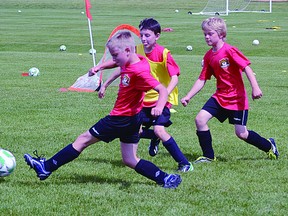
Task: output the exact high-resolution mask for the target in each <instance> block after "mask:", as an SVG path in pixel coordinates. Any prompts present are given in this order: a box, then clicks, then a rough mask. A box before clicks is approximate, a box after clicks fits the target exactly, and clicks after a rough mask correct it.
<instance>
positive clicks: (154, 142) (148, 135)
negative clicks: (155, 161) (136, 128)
mask: <svg viewBox="0 0 288 216" xmlns="http://www.w3.org/2000/svg"><path fill="white" fill-rule="evenodd" d="M140 138H144V139H150V145H149V148H148V150H149V155H150V156H152V157H154V156H155V155H157V153H158V146H159V143H160V141H161V140H160V139H159V138H158V137H157V136H156V135H155V133H154V130H152V129H146V128H143V130H142V132H141V133H140Z"/></svg>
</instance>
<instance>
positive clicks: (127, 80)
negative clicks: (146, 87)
mask: <svg viewBox="0 0 288 216" xmlns="http://www.w3.org/2000/svg"><path fill="white" fill-rule="evenodd" d="M121 82H122V85H124V86H129V83H130V77H129V76H128V75H127V74H124V75H123V78H122V81H121Z"/></svg>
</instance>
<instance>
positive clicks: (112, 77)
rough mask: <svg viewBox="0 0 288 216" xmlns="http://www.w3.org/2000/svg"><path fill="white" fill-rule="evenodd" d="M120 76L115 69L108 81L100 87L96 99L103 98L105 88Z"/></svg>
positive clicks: (119, 72)
mask: <svg viewBox="0 0 288 216" xmlns="http://www.w3.org/2000/svg"><path fill="white" fill-rule="evenodd" d="M120 74H121V71H120V68H116V69H115V71H113V73H112V74H111V75H110V76H109V77H108V79H107V80H106V81H105V82H104V83H103V84H102V85H101V88H100V90H99V91H98V97H99V98H104V96H105V92H106V89H107V87H108V86H109V85H110V84H111V83H112V82H113V81H114V80H116V79H117V78H118V77H119V76H120Z"/></svg>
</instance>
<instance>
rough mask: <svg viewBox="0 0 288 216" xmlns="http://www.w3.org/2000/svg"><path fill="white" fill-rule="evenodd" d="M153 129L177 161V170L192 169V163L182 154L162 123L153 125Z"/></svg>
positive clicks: (185, 170)
mask: <svg viewBox="0 0 288 216" xmlns="http://www.w3.org/2000/svg"><path fill="white" fill-rule="evenodd" d="M154 131H155V133H156V134H157V136H158V137H159V138H160V139H161V140H162V142H163V145H164V147H165V148H166V149H167V151H168V152H169V153H170V155H171V156H172V157H173V159H174V160H175V161H176V162H177V163H178V171H183V172H187V171H190V170H191V171H192V170H193V167H192V165H191V164H190V163H189V161H188V160H187V158H186V157H185V156H184V154H183V153H182V151H181V150H180V148H179V146H178V145H177V143H176V141H175V140H174V138H173V137H172V136H171V135H170V134H168V133H167V132H166V130H165V127H164V126H162V125H155V126H154Z"/></svg>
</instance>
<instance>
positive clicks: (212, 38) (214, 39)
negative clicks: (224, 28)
mask: <svg viewBox="0 0 288 216" xmlns="http://www.w3.org/2000/svg"><path fill="white" fill-rule="evenodd" d="M203 34H204V37H205V41H206V43H207V45H208V46H216V45H217V43H218V42H219V41H220V40H222V39H221V38H220V37H219V35H218V33H217V32H216V31H215V30H204V31H203Z"/></svg>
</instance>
